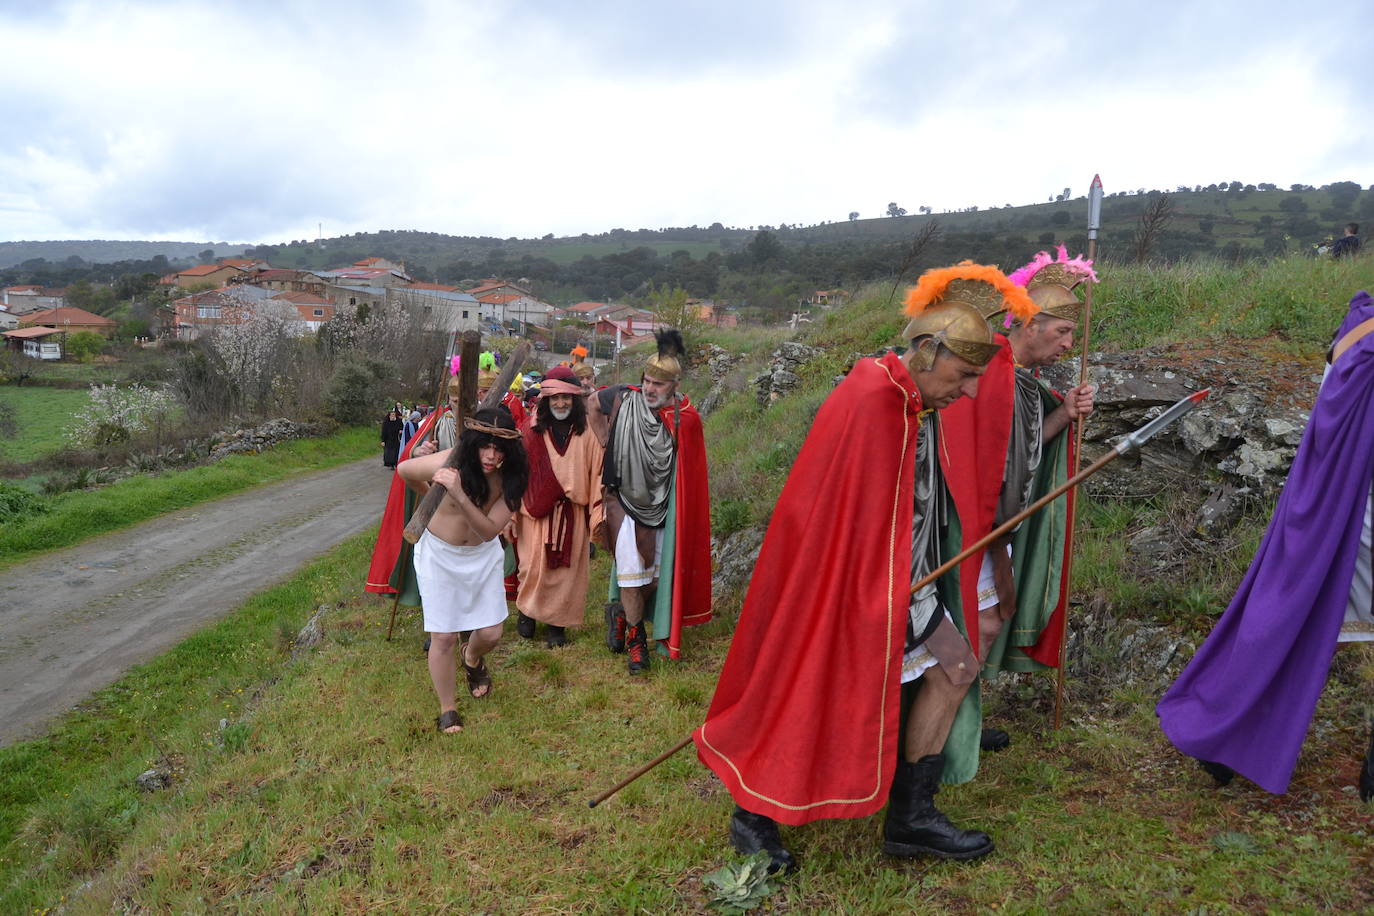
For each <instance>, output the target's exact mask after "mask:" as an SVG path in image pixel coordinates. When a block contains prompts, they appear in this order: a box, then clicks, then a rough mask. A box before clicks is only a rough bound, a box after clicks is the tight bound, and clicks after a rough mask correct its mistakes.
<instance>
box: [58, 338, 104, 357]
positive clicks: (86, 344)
mask: <svg viewBox="0 0 1374 916" xmlns="http://www.w3.org/2000/svg"><path fill="white" fill-rule="evenodd" d="M103 349H105V338H103V337H101V336H100V335H99V334H97V333H96V332H95V331H77V332H76V333H75V334H72V335H71V336H70V337H68V338H67V353H68V355H70V356H73V357H75V358H76V359H78V360H80V361H81V362H83V363H88V362H90V361H91V360H93V359H95V358H96V357H97V356H99V355H100V351H101V350H103Z"/></svg>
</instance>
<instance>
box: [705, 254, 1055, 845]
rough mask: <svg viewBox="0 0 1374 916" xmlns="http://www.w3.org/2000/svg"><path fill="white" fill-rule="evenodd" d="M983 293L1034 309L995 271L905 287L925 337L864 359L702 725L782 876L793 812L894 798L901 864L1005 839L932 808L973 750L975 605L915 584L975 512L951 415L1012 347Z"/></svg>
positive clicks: (748, 832) (764, 554)
mask: <svg viewBox="0 0 1374 916" xmlns="http://www.w3.org/2000/svg"><path fill="white" fill-rule="evenodd" d="M984 287H991V289H992V291H993V292H994V294H996V295H999V296H1000V297H1001V298H1003V299H1004V305H1003V307H1004V308H1005V309H1008V310H1011V311H1013V312H1014V313H1015V314H1017V315H1018V317H1023V318H1025V317H1029V316H1030V315H1032V314H1034V313H1035V311H1036V306H1035V304H1034V303H1033V302H1032V301H1031V300H1030V298H1029V296H1027V294H1026V292H1025V290H1024V289H1022V288H1020V287H1018V286H1016V285H1015V284H1013V283H1011V282H1010V281H1009V280H1007V278H1006V277H1005V276H1003V275H1002V273H1001V271H999V270H997V269H996V268H993V267H984V266H981V265H976V264H971V263H968V262H965V263H964V264H961V265H959V266H957V267H953V268H943V269H940V270H934V271H928V272H927V273H926V274H925V275H923V276H922V277H921V280H920V282H919V283H918V284H917V286H916V287H915V288H914V289H913V290H912V291H911V292H910V293H909V294H908V296H907V302H906V309H907V314H908V315H910V316H911V320H910V323H909V324H908V325H907V327H906V330H905V331H904V332H903V337H904V338H905V339H907V340H908V341H910V348H909V349H908V350H907V351H906V353H905V355H902V356H899V355H898V354H897V353H895V352H888V353H887V354H886V355H884V356H883V357H882V358H880V359H864V360H860V361H859V362H858V363H856V364H855V366H854V368H853V369H852V370H851V371H850V372H849V374H848V375H847V376H846V377H845V379H844V381H843V382H841V383H840V385H839V386H838V387H837V388H836V389H835V391H834V392H833V393H832V394H831V395H830V397H828V398H827V399H826V401H825V403H824V404H823V405H821V408H820V411H819V412H818V413H817V415H816V419H815V421H814V423H813V424H812V427H811V431H810V433H809V434H808V435H807V438H806V442H805V444H804V445H803V446H802V449H801V452H800V453H799V454H798V456H797V460H796V462H795V463H794V464H793V466H792V470H791V473H790V474H789V475H788V479H787V483H786V485H785V486H784V488H783V491H782V495H781V496H780V497H779V498H778V502H777V505H776V506H775V507H774V510H773V514H772V518H771V520H770V522H769V526H768V532H767V535H766V536H765V538H764V542H763V548H762V550H761V552H760V554H759V559H758V562H757V564H756V565H755V567H754V574H753V578H752V579H751V581H750V584H749V590H748V594H747V595H746V597H745V601H744V608H743V609H742V611H741V612H740V617H739V622H738V624H737V625H736V628H735V635H734V639H733V641H732V643H731V646H730V651H729V654H728V655H727V657H726V660H725V666H724V668H723V670H722V671H721V676H720V681H719V683H718V684H717V686H716V692H715V696H714V697H713V698H712V700H711V706H710V710H709V712H708V713H707V717H706V722H705V723H704V724H703V725H702V726H701V728H699V729H698V730H697V731H696V733H695V734H694V735H693V738H694V739H695V741H696V746H697V754H698V756H699V757H700V759H701V761H702V762H703V763H704V764H705V765H706V766H708V767H709V768H711V769H712V770H713V771H714V772H715V773H716V775H717V776H718V777H720V779H721V781H722V782H723V783H724V784H725V786H726V788H727V789H728V790H729V791H730V794H731V795H732V796H733V797H734V800H735V802H736V808H735V812H734V814H733V816H732V818H731V822H730V838H731V842H732V843H733V844H734V846H735V849H736V850H737V851H739V852H740V853H742V854H745V855H750V854H753V853H755V852H759V851H765V852H767V853H768V855H769V858H770V860H771V866H770V870H791V869H792V868H794V867H795V864H796V860H795V857H794V856H793V855H792V853H791V852H790V850H788V849H787V848H786V847H785V846H784V845H783V843H782V840H781V836H780V834H779V831H778V823H779V822H781V823H785V824H792V825H799V824H805V823H808V822H810V821H813V820H817V819H821V818H857V817H867V816H868V815H870V814H872V813H874V812H875V811H877V810H879V809H880V808H882V807H883V805H884V804H885V803H889V802H890V804H889V806H888V812H887V817H886V820H885V822H884V826H883V840H884V842H883V849H884V851H885V852H887V853H888V854H890V855H894V856H902V857H907V856H916V855H935V856H940V857H945V858H955V859H971V858H977V857H978V856H982V855H985V854H987V853H988V852H990V851H991V850H992V848H993V847H992V840H991V839H990V838H989V837H988V836H987V834H985V833H982V832H981V831H976V830H963V829H961V828H959V827H957V826H955V825H954V824H953V823H951V822H950V821H949V819H948V818H947V817H945V815H944V814H943V813H941V812H940V811H939V810H938V809H937V808H936V807H935V804H934V796H935V793H936V792H937V791H938V787H939V784H940V781H941V778H942V775H943V773H944V770H945V767H946V756H945V749H946V748H947V747H953V748H955V749H957V751H958V753H965V752H967V751H971V752H972V753H973V754H976V753H977V745H978V725H977V710H976V709H973V710H969V711H967V712H968V713H970V714H966V711H964V710H961V708H960V707H961V706H964V705H965V703H964V699H965V694H967V693H968V685H969V683H970V682H971V681H972V680H973V679H974V678H975V677H976V676H977V673H978V661H977V656H978V643H977V640H978V621H977V608H976V607H974V608H972V614H971V616H970V615H969V609H966V608H964V607H962V603H961V600H960V596H959V587H958V571H957V570H956V571H954V572H952V573H950V574H949V575H946V576H944V577H942V578H941V579H939V580H936V581H935V582H934V583H931V584H925V585H922V587H921V588H920V589H919V590H917V591H915V592H913V591H912V586H913V585H915V584H916V583H917V582H918V581H920V580H922V579H924V578H925V577H926V576H927V575H928V574H929V573H930V572H932V571H933V570H934V569H935V568H936V567H938V566H939V565H940V564H941V563H942V562H943V561H944V560H946V559H948V558H949V557H951V556H953V555H954V554H955V553H957V552H958V551H959V549H960V546H961V532H960V519H961V518H964V517H969V516H968V513H969V512H970V511H971V509H970V507H968V506H963V505H958V504H957V503H956V501H955V499H954V498H953V496H954V494H953V493H952V492H951V491H950V490H949V489H948V488H947V486H946V478H947V475H948V474H949V472H950V466H949V451H948V449H946V448H945V447H944V446H943V439H942V435H941V431H940V428H941V427H940V418H939V417H940V413H939V412H940V411H942V410H943V409H944V408H947V407H949V406H950V405H951V404H953V403H954V402H956V401H957V400H958V399H959V398H961V397H974V396H975V395H976V394H977V391H978V378H979V376H980V375H981V374H982V372H983V367H984V366H985V365H986V364H987V362H988V361H989V360H990V359H992V358H993V356H994V355H996V354H997V353H998V351H999V350H1000V349H1001V346H1000V345H999V344H997V343H996V342H995V341H994V340H993V335H992V331H991V330H990V329H989V327H988V325H987V322H986V321H985V320H984V318H983V316H982V314H980V312H979V311H978V309H977V308H975V307H974V305H972V304H971V303H970V302H969V301H967V300H968V299H969V298H970V297H971V294H972V293H973V292H974V291H982V290H983V288H984ZM903 685H912V686H910V687H908V688H907V689H906V690H903ZM904 694H906V696H904ZM903 707H905V708H903ZM961 717H962V718H963V719H964V720H967V721H966V722H965V723H963V724H961V723H960V721H959V720H960V719H961ZM968 721H971V722H972V723H973V724H972V725H971V726H970V725H968V724H967V722H968ZM955 733H957V735H956V734H955Z"/></svg>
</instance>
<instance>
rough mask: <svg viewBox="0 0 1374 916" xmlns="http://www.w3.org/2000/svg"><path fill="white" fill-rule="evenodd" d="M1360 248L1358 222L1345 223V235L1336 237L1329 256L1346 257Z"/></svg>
mask: <svg viewBox="0 0 1374 916" xmlns="http://www.w3.org/2000/svg"><path fill="white" fill-rule="evenodd" d="M1359 250H1360V224H1359V223H1346V224H1345V235H1343V236H1341V237H1340V238H1338V239H1336V244H1334V245H1332V246H1331V257H1333V258H1348V257H1352V256H1354V255H1355V253H1356V252H1358V251H1359Z"/></svg>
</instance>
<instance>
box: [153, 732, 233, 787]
mask: <svg viewBox="0 0 1374 916" xmlns="http://www.w3.org/2000/svg"><path fill="white" fill-rule="evenodd" d="M220 727H221V728H223V726H220ZM134 782H135V783H136V784H137V785H138V787H139V788H140V789H142V790H143V791H144V792H156V791H157V790H158V789H165V788H167V787H168V786H170V785H171V784H172V771H171V770H169V769H167V768H166V767H162V766H157V767H152V768H151V769H147V770H144V771H143V772H142V773H139V774H138V776H136V777H135V778H134Z"/></svg>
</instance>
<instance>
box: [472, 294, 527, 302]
mask: <svg viewBox="0 0 1374 916" xmlns="http://www.w3.org/2000/svg"><path fill="white" fill-rule="evenodd" d="M519 298H520V294H519V293H490V294H488V295H486V296H479V297H478V298H477V301H478V302H485V303H487V304H488V305H505V304H506V303H507V302H514V301H515V300H516V299H519Z"/></svg>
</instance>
